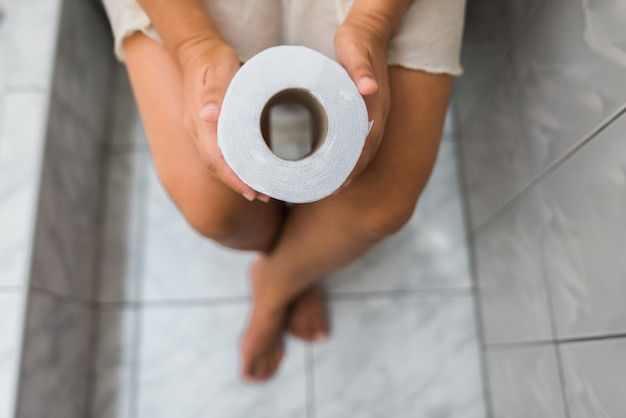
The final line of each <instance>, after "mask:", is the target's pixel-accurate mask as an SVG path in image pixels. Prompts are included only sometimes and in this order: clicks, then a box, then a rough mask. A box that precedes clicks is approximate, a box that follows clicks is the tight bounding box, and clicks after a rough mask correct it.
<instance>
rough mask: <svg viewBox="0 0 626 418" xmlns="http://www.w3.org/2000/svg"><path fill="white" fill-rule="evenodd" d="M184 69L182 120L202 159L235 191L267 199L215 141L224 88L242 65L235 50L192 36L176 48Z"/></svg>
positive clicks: (210, 39)
mask: <svg viewBox="0 0 626 418" xmlns="http://www.w3.org/2000/svg"><path fill="white" fill-rule="evenodd" d="M178 58H179V63H180V65H181V68H182V72H183V96H184V102H185V115H184V123H185V129H186V130H187V133H188V134H189V135H190V136H191V137H192V138H193V140H194V142H195V144H196V147H197V149H198V153H199V155H200V158H201V160H202V162H203V163H204V164H205V165H206V166H207V167H208V168H209V169H210V170H211V171H212V172H213V174H214V175H215V176H216V177H217V178H218V179H220V180H221V181H222V182H224V184H226V185H227V186H229V187H230V188H231V189H233V190H234V191H235V192H237V193H239V194H241V195H243V196H244V197H245V198H246V199H248V200H250V201H253V200H254V199H259V200H262V201H264V202H267V201H269V197H268V196H265V195H262V194H260V193H257V192H256V191H255V190H253V189H252V188H251V187H249V186H248V185H246V184H245V183H244V182H243V181H241V179H240V178H239V177H238V176H237V175H236V174H235V173H234V172H233V171H232V170H231V168H230V167H229V166H228V164H226V161H225V160H224V157H223V156H222V152H221V150H220V148H219V147H218V145H217V120H218V118H219V114H220V108H221V105H222V100H223V98H224V95H225V94H226V89H227V88H228V85H229V84H230V81H231V80H232V78H233V77H234V75H235V73H236V72H237V71H238V70H239V68H240V67H241V64H240V62H239V57H238V56H237V53H236V52H235V51H234V50H233V49H232V48H231V47H230V46H229V45H227V44H226V43H225V42H224V41H222V40H219V39H215V38H208V39H195V40H194V42H193V43H191V44H190V45H184V46H182V47H181V48H180V49H179V51H178Z"/></svg>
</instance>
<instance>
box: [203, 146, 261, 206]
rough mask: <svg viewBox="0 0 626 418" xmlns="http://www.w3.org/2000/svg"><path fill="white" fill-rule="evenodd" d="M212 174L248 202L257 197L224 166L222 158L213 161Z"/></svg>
mask: <svg viewBox="0 0 626 418" xmlns="http://www.w3.org/2000/svg"><path fill="white" fill-rule="evenodd" d="M213 172H214V173H215V175H216V176H217V177H218V178H219V179H220V180H221V181H222V182H223V183H224V184H226V185H227V186H228V187H230V188H231V189H233V190H234V191H235V192H237V193H239V194H240V195H242V196H243V197H245V198H246V199H247V200H249V201H251V202H252V201H253V200H254V199H256V198H257V197H258V194H257V192H256V191H254V189H252V188H251V187H250V186H248V185H247V184H245V183H244V182H243V181H242V180H241V179H240V178H239V177H238V176H237V174H235V172H234V171H233V170H232V169H231V168H230V167H229V166H228V164H226V161H225V160H224V158H223V157H221V156H220V157H219V158H217V159H216V160H215V161H214V167H213Z"/></svg>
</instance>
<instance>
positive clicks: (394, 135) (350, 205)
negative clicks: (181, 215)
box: [242, 67, 452, 379]
mask: <svg viewBox="0 0 626 418" xmlns="http://www.w3.org/2000/svg"><path fill="white" fill-rule="evenodd" d="M389 77H390V87H391V99H392V105H391V112H390V115H389V119H388V121H387V126H386V131H385V138H384V139H383V142H382V144H381V146H380V148H379V150H378V153H377V154H376V157H375V159H374V160H373V161H372V163H371V164H370V165H369V166H368V167H367V169H366V170H365V171H364V172H363V173H362V174H361V175H360V176H359V177H357V178H356V179H355V180H354V182H353V183H352V184H351V185H350V187H348V188H346V189H345V190H343V191H342V192H340V193H338V194H337V195H334V196H331V197H328V198H326V199H324V200H322V201H319V202H315V203H311V204H305V205H299V206H297V207H295V208H294V209H293V210H292V211H291V213H290V214H289V216H288V217H287V219H286V221H285V225H284V228H283V232H282V234H281V235H280V237H279V239H278V241H277V242H276V245H275V247H274V248H273V249H272V251H271V252H270V253H269V254H268V255H267V256H264V257H261V258H260V259H259V260H258V261H257V262H256V264H255V266H254V268H253V270H252V276H253V277H252V280H253V282H254V284H255V309H254V312H253V315H252V318H251V321H250V324H249V326H248V330H247V331H246V334H245V336H244V339H243V344H242V351H243V357H244V368H243V375H244V377H248V378H259V379H264V378H266V377H268V376H269V375H271V374H272V373H273V372H274V370H273V369H272V368H271V367H272V366H273V365H274V361H272V360H271V359H269V358H268V355H267V353H268V352H269V353H272V352H273V350H272V347H273V346H277V345H280V344H282V343H281V340H282V326H283V323H284V321H285V315H286V313H287V306H288V304H289V301H291V300H292V299H293V298H294V297H296V296H297V295H298V294H300V293H301V292H303V291H304V290H305V289H307V288H309V287H310V286H311V285H313V284H314V283H315V282H316V281H318V280H319V279H320V278H323V277H324V276H326V275H327V274H329V273H331V272H334V271H336V270H337V269H339V268H341V267H343V266H345V265H346V264H348V263H349V262H351V261H353V260H354V259H356V258H357V257H359V256H360V255H362V254H363V253H364V252H365V251H366V250H368V249H369V248H370V247H371V246H372V245H374V244H375V243H376V242H378V241H380V240H381V239H383V238H385V237H387V236H388V235H391V234H393V233H394V232H396V231H397V230H398V229H400V228H401V227H402V226H403V225H404V224H405V223H406V222H407V221H408V219H409V218H410V217H411V215H412V213H413V210H414V207H415V204H416V202H417V199H418V197H419V195H420V193H421V192H422V189H423V188H424V186H425V184H426V182H427V180H428V178H429V176H430V173H431V171H432V168H433V164H434V161H435V159H436V155H437V150H438V146H439V141H440V138H441V131H442V127H443V121H444V117H445V111H446V107H447V104H448V100H449V96H450V91H451V88H452V78H451V77H450V76H447V75H433V74H427V73H424V72H421V71H412V70H407V69H403V68H399V67H391V68H390V73H389ZM381 279H383V278H381ZM261 331H262V332H261Z"/></svg>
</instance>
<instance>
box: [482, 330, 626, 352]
mask: <svg viewBox="0 0 626 418" xmlns="http://www.w3.org/2000/svg"><path fill="white" fill-rule="evenodd" d="M607 340H608V341H610V340H626V333H618V334H607V335H591V336H586V337H573V338H563V339H551V340H536V341H511V342H499V343H490V344H486V345H485V349H486V350H488V351H504V350H518V349H523V348H531V347H542V346H549V345H556V344H558V345H569V344H580V343H588V342H599V341H607Z"/></svg>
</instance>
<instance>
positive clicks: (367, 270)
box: [92, 67, 485, 418]
mask: <svg viewBox="0 0 626 418" xmlns="http://www.w3.org/2000/svg"><path fill="white" fill-rule="evenodd" d="M111 129H112V134H111V140H110V143H109V144H108V147H107V179H106V202H105V205H106V211H105V213H104V219H103V225H104V231H103V244H102V260H101V275H100V289H99V300H100V302H101V304H100V305H99V306H100V309H99V314H98V315H99V317H98V318H99V319H98V321H99V332H98V335H97V338H96V341H97V343H96V363H95V377H96V380H95V386H94V393H93V399H92V405H93V411H92V415H93V417H107V418H122V417H124V418H159V417H167V418H171V417H178V418H184V417H220V418H231V417H232V418H234V417H254V418H262V417H268V418H283V417H284V418H298V417H303V418H304V417H307V418H313V417H317V418H331V417H337V418H345V417H359V418H366V417H394V418H403V417H441V418H444V417H445V418H452V417H462V418H483V417H484V416H485V408H484V401H483V388H482V382H481V373H480V370H481V368H480V354H479V347H478V338H477V334H476V324H475V315H474V301H473V296H472V289H471V286H472V284H471V279H470V273H469V265H468V255H467V248H466V243H465V235H464V226H463V210H462V201H461V197H460V193H459V187H458V183H457V172H456V170H457V169H456V156H455V143H454V135H453V133H452V132H451V129H449V128H448V130H447V132H446V137H445V139H444V142H443V144H442V147H441V150H440V156H439V161H438V163H437V168H436V170H435V173H434V175H433V177H432V178H431V181H430V183H429V186H428V188H427V190H426V191H425V193H424V195H423V198H422V200H421V202H420V204H419V207H418V209H417V211H416V213H415V215H414V217H413V219H412V220H411V222H410V224H409V225H407V227H405V228H404V229H403V230H402V231H400V232H399V233H398V234H396V235H395V236H393V237H391V238H390V239H388V240H387V241H385V242H383V243H382V244H380V245H379V246H377V247H376V248H374V249H373V250H371V251H370V252H369V253H368V254H367V255H366V256H365V257H363V258H362V259H361V260H359V261H357V262H355V263H354V264H352V265H350V266H348V267H347V268H345V269H344V270H342V271H341V272H339V273H337V274H336V275H334V276H333V277H329V278H328V279H327V281H326V288H327V291H328V293H329V295H330V314H331V320H332V327H333V328H332V336H331V338H330V339H329V340H328V341H326V342H323V343H319V344H315V345H305V344H302V343H300V342H298V341H295V340H293V339H289V341H288V343H287V354H286V358H285V360H284V362H283V364H282V366H281V368H280V370H279V372H278V375H277V376H276V377H275V378H274V379H273V380H272V381H270V382H269V383H267V384H262V385H245V384H243V383H242V382H241V381H240V380H239V376H238V372H239V357H238V355H239V354H238V342H239V337H240V333H241V331H242V329H243V326H244V325H245V322H246V317H247V314H248V309H249V302H248V297H247V295H248V291H249V289H248V282H247V277H246V272H247V268H248V265H249V263H250V261H251V260H252V259H253V255H252V254H247V253H239V252H233V251H229V250H225V249H223V248H220V247H218V246H216V245H214V244H212V243H211V242H209V241H207V240H205V239H203V238H202V237H200V236H199V235H198V234H196V233H195V232H194V231H193V230H192V229H191V228H190V227H189V226H188V225H187V223H186V222H185V220H184V219H183V218H182V216H181V215H180V214H179V213H178V211H177V210H176V208H175V206H174V204H173V203H172V202H171V201H170V199H169V198H168V196H167V195H166V194H165V192H164V190H163V188H162V187H161V185H160V183H159V181H158V179H157V177H156V174H155V172H154V169H153V166H152V164H151V161H150V155H149V153H148V149H147V145H146V143H145V137H144V134H143V131H142V129H141V125H140V122H139V119H138V115H137V111H136V109H135V105H134V102H133V99H132V95H131V93H130V88H129V86H128V80H127V78H126V73H125V71H124V70H123V68H122V67H120V68H119V71H118V77H117V85H116V99H115V112H114V118H113V121H112V128H111Z"/></svg>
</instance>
